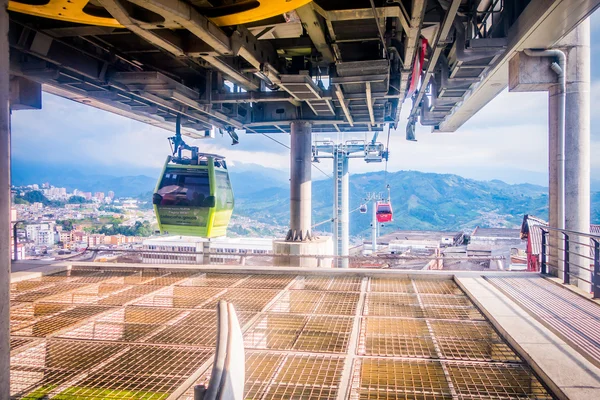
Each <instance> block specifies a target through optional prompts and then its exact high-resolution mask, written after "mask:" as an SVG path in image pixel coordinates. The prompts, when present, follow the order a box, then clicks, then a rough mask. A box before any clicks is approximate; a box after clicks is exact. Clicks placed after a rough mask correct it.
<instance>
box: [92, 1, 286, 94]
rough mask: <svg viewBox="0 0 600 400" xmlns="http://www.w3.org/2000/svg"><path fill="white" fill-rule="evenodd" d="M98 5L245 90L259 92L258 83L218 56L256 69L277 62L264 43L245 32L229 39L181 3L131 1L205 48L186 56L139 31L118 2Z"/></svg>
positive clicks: (158, 35) (239, 31) (275, 56)
mask: <svg viewBox="0 0 600 400" xmlns="http://www.w3.org/2000/svg"><path fill="white" fill-rule="evenodd" d="M100 1H101V4H102V5H103V6H104V7H105V8H106V9H107V10H108V11H109V12H110V13H111V14H112V15H113V17H115V19H117V21H119V23H121V24H122V25H124V26H125V27H127V28H128V29H130V30H131V31H132V32H134V33H135V34H137V35H139V36H140V37H142V38H144V39H145V40H147V41H148V42H150V43H152V44H154V45H155V46H157V47H159V48H162V49H164V50H166V51H168V52H169V53H171V54H173V55H175V56H177V57H182V56H189V57H191V58H195V57H198V58H201V59H203V60H204V61H206V62H207V63H209V64H210V65H212V66H213V67H214V68H215V69H217V70H219V71H221V72H222V73H223V74H224V75H225V76H227V77H228V78H230V79H231V80H232V81H233V82H234V83H236V84H238V85H240V86H242V87H244V88H245V89H247V90H258V89H259V88H260V84H259V82H258V80H257V79H256V78H255V77H254V76H252V75H248V74H246V73H244V72H240V71H239V68H236V67H235V66H231V65H230V64H229V63H228V62H227V61H225V60H223V59H222V58H220V57H221V56H240V57H242V58H243V59H245V60H246V61H247V62H248V63H249V64H251V65H252V66H254V67H255V68H257V69H258V68H260V65H261V64H262V63H263V62H267V63H270V64H274V63H276V62H277V54H276V52H275V50H274V49H273V48H272V46H271V45H270V44H269V43H267V42H266V41H261V42H259V41H258V40H257V39H256V38H255V37H254V36H253V35H252V34H251V33H250V32H249V31H248V30H247V29H246V28H244V27H238V29H237V30H236V32H234V34H233V36H232V37H229V36H227V35H226V34H225V32H223V31H222V30H221V29H220V28H219V27H218V26H216V25H215V24H214V23H212V22H211V21H209V20H208V19H207V18H206V17H204V16H203V15H201V14H200V13H198V11H196V9H195V8H194V7H192V6H191V5H189V4H187V3H185V2H183V1H180V0H130V1H131V3H134V4H136V5H138V6H140V7H143V8H146V9H148V10H150V11H152V12H155V13H157V14H159V15H161V16H163V17H164V18H165V20H168V21H174V22H176V23H177V24H179V25H180V26H181V27H183V28H185V29H187V30H188V31H189V32H191V33H192V34H193V35H194V36H196V37H197V38H199V39H200V40H202V42H204V43H206V45H207V47H206V48H202V46H201V45H200V44H196V45H195V48H193V49H190V50H189V52H188V51H186V49H184V48H183V46H181V45H179V46H178V45H177V44H175V43H173V42H172V41H169V40H167V39H165V38H164V37H163V36H161V35H160V34H158V33H157V32H156V31H151V30H146V29H144V28H143V27H141V26H140V24H138V23H136V22H135V21H134V20H133V19H132V18H131V17H130V16H129V14H128V13H127V11H126V10H125V8H124V7H123V6H122V5H121V4H120V3H119V2H118V0H100Z"/></svg>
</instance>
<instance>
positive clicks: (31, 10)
mask: <svg viewBox="0 0 600 400" xmlns="http://www.w3.org/2000/svg"><path fill="white" fill-rule="evenodd" d="M88 1H89V0H49V1H48V3H46V4H43V5H31V4H25V3H21V2H19V1H18V0H10V1H9V2H8V9H9V10H10V11H14V12H19V13H23V14H28V15H35V16H36V17H42V18H49V19H56V20H60V21H67V22H75V23H78V24H86V25H97V26H108V27H112V28H123V26H122V25H121V24H119V23H118V22H117V20H116V19H114V18H111V17H108V18H107V17H99V16H94V15H91V14H89V13H87V12H85V11H84V8H85V6H86V5H87V4H88ZM311 1H312V0H287V1H286V0H258V1H256V3H258V5H257V6H256V7H255V8H252V9H250V10H246V11H242V12H238V13H234V14H229V15H223V16H220V17H215V18H210V20H211V21H212V22H213V23H214V24H215V25H218V26H229V25H241V24H246V23H249V22H255V21H260V20H263V19H266V18H271V17H274V16H276V15H281V14H283V13H286V12H289V11H292V10H295V9H296V8H298V7H302V6H303V5H305V4H308V3H310V2H311Z"/></svg>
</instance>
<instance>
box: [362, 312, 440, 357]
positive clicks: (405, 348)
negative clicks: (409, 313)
mask: <svg viewBox="0 0 600 400" xmlns="http://www.w3.org/2000/svg"><path fill="white" fill-rule="evenodd" d="M362 322H363V323H362V327H361V333H360V339H359V345H358V354H361V355H368V356H387V357H419V358H436V350H435V346H434V343H433V340H432V338H431V336H430V334H429V330H428V328H427V323H426V322H425V321H424V320H420V319H401V318H376V317H369V318H363V321H362Z"/></svg>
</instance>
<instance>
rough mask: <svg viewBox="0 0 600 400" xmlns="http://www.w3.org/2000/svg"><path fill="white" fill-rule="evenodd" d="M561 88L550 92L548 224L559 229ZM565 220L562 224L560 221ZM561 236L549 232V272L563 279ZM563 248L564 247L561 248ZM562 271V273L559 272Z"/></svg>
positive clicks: (552, 88) (553, 87) (554, 87)
mask: <svg viewBox="0 0 600 400" xmlns="http://www.w3.org/2000/svg"><path fill="white" fill-rule="evenodd" d="M560 92H561V87H560V85H553V86H550V88H549V90H548V197H549V205H548V206H549V207H548V224H549V225H550V226H551V227H559V226H562V225H563V224H564V210H559V201H558V196H559V192H560V189H559V183H560V182H559V179H560V174H559V170H558V169H559V168H560V167H561V165H560V163H559V162H558V156H559V154H558V153H559V143H558V140H559V139H558V137H559V133H558V130H559V126H558V124H559V117H558V114H559V108H560V101H561V96H560V94H561V93H560ZM561 218H562V219H563V223H562V224H561V222H560V220H561ZM559 236H561V235H559V234H558V233H557V232H555V231H550V232H549V237H548V246H549V251H548V253H549V254H548V259H547V263H548V266H549V268H548V271H549V272H550V274H552V275H555V276H558V277H562V268H563V267H562V264H559V258H560V259H562V255H561V256H560V257H559V256H558V247H559V243H558V239H559ZM560 247H561V248H562V246H560ZM559 270H560V271H559Z"/></svg>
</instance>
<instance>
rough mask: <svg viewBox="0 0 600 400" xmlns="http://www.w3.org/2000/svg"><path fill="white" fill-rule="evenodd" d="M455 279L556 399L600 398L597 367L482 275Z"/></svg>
mask: <svg viewBox="0 0 600 400" xmlns="http://www.w3.org/2000/svg"><path fill="white" fill-rule="evenodd" d="M455 281H456V283H457V284H458V285H459V286H460V287H461V288H462V289H463V290H464V291H465V293H467V295H468V296H469V297H470V298H471V300H472V301H473V302H474V303H475V304H476V305H477V306H478V307H479V308H480V309H481V311H482V312H483V313H484V315H485V316H486V317H487V318H488V319H489V320H490V321H491V322H492V324H493V325H494V326H495V327H496V329H498V331H499V332H500V334H501V335H502V336H503V337H504V338H505V339H506V340H507V341H508V342H509V343H510V345H511V346H512V347H513V348H514V349H515V350H517V352H518V353H519V354H520V355H521V356H522V357H523V358H524V359H525V361H527V363H529V365H530V366H531V367H532V368H533V370H534V371H535V372H536V373H537V374H538V376H539V377H540V378H541V379H542V380H543V381H544V383H545V384H546V385H548V387H549V388H550V390H552V391H553V392H554V394H555V395H556V396H558V398H559V399H571V400H577V399H581V400H590V399H600V368H598V367H596V366H595V365H594V364H592V363H591V362H589V361H588V360H587V359H586V358H585V357H583V356H582V355H581V354H580V353H579V352H577V351H576V350H575V349H573V348H572V347H571V346H569V345H568V344H567V343H566V342H564V341H563V340H562V339H561V338H559V337H558V336H556V335H555V334H554V333H552V332H551V331H550V330H549V329H547V328H546V327H544V325H542V324H540V323H539V322H537V321H536V320H535V319H533V318H532V317H531V316H529V314H528V313H527V312H526V311H525V310H523V309H522V308H521V307H520V306H519V305H518V304H516V303H515V302H513V301H512V300H511V299H509V298H508V297H507V296H505V295H504V294H503V293H502V292H501V291H500V290H498V289H496V288H495V287H494V286H493V285H492V284H490V283H489V282H487V281H486V280H485V279H484V278H483V277H482V276H479V277H467V276H455Z"/></svg>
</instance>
